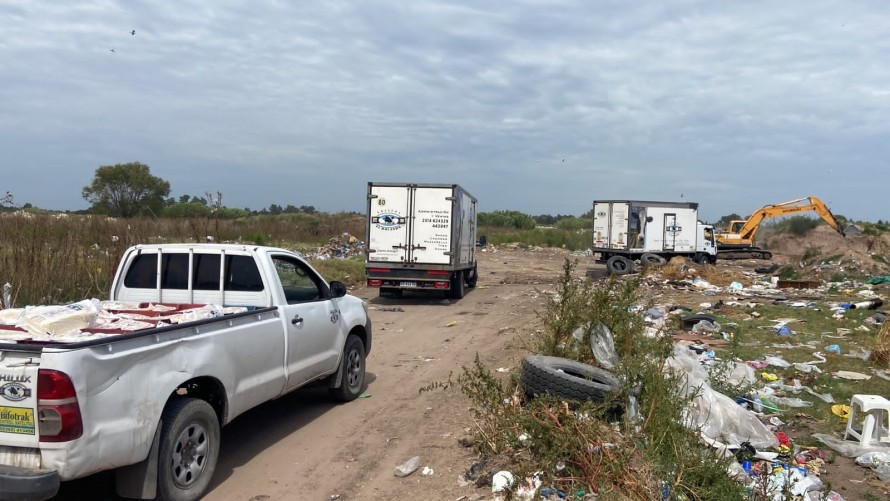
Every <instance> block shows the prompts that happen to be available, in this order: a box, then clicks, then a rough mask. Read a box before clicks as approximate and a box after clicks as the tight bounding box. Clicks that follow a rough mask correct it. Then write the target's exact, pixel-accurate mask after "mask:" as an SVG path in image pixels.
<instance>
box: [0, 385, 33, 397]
mask: <svg viewBox="0 0 890 501" xmlns="http://www.w3.org/2000/svg"><path fill="white" fill-rule="evenodd" d="M0 396H2V397H3V398H5V399H6V400H10V401H12V402H18V401H21V400H24V399H26V398H28V397H30V396H31V388H28V387H26V386H25V385H23V384H21V383H6V384H4V385H3V386H0Z"/></svg>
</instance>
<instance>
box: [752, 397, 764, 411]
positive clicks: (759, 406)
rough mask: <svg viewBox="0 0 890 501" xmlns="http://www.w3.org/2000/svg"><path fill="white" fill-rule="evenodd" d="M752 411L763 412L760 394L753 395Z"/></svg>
mask: <svg viewBox="0 0 890 501" xmlns="http://www.w3.org/2000/svg"><path fill="white" fill-rule="evenodd" d="M754 412H763V400H761V399H760V395H757V396H755V397H754Z"/></svg>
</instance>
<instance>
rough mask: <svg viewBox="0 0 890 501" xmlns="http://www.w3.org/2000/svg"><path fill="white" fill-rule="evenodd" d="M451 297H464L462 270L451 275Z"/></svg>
mask: <svg viewBox="0 0 890 501" xmlns="http://www.w3.org/2000/svg"><path fill="white" fill-rule="evenodd" d="M451 297H452V298H454V299H461V298H463V297H464V270H459V271H455V272H454V274H453V275H451Z"/></svg>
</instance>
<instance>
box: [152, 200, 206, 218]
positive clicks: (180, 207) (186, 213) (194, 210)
mask: <svg viewBox="0 0 890 501" xmlns="http://www.w3.org/2000/svg"><path fill="white" fill-rule="evenodd" d="M163 215H164V217H169V218H191V217H207V216H209V215H210V208H209V207H207V205H205V204H202V203H200V202H188V203H175V204H173V205H171V206H169V207H165V208H164V213H163Z"/></svg>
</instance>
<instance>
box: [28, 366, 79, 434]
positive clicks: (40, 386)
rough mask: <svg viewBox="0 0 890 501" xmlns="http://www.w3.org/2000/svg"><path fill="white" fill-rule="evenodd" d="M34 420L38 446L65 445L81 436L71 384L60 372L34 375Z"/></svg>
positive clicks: (40, 371)
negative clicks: (35, 395) (38, 430)
mask: <svg viewBox="0 0 890 501" xmlns="http://www.w3.org/2000/svg"><path fill="white" fill-rule="evenodd" d="M37 418H38V421H39V427H40V441H41V442H67V441H69V440H74V439H76V438H80V436H81V435H83V419H81V416H80V406H79V405H78V404H77V393H76V392H75V391H74V383H72V382H71V378H70V377H68V375H67V374H65V373H64V372H60V371H55V370H50V369H40V370H39V371H38V373H37Z"/></svg>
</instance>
